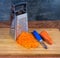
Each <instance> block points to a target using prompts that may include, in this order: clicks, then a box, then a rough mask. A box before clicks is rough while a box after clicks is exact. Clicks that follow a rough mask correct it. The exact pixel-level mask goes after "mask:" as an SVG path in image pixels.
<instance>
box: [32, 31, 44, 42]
mask: <svg viewBox="0 0 60 58" xmlns="http://www.w3.org/2000/svg"><path fill="white" fill-rule="evenodd" d="M32 34H33V35H34V36H35V38H36V39H37V40H38V41H43V40H42V38H41V36H40V35H39V33H38V32H37V31H35V30H34V31H33V32H32Z"/></svg>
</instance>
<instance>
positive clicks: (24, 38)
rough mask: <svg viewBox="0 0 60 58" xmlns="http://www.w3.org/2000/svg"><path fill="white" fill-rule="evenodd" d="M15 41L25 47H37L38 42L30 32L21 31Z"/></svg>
mask: <svg viewBox="0 0 60 58" xmlns="http://www.w3.org/2000/svg"><path fill="white" fill-rule="evenodd" d="M16 41H17V43H18V44H20V45H21V46H23V47H25V48H37V47H38V46H39V44H40V43H39V42H38V41H37V40H36V39H35V38H34V36H33V35H32V34H31V33H28V32H22V33H21V34H20V35H19V36H18V37H17V39H16Z"/></svg>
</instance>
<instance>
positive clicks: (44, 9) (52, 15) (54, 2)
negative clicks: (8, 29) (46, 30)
mask: <svg viewBox="0 0 60 58" xmlns="http://www.w3.org/2000/svg"><path fill="white" fill-rule="evenodd" d="M21 2H27V12H28V17H29V20H57V19H60V0H0V21H4V20H9V18H10V14H11V5H12V3H14V4H17V3H21Z"/></svg>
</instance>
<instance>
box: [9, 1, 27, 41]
mask: <svg viewBox="0 0 60 58" xmlns="http://www.w3.org/2000/svg"><path fill="white" fill-rule="evenodd" d="M26 4H27V3H25V2H24V3H18V4H17V5H15V6H14V10H13V14H14V18H13V20H12V24H11V29H10V33H11V35H12V37H14V39H15V40H16V38H17V37H18V36H19V34H20V33H21V32H23V31H26V32H28V17H27V10H26Z"/></svg>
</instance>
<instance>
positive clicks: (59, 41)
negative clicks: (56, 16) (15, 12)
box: [0, 28, 60, 56]
mask: <svg viewBox="0 0 60 58" xmlns="http://www.w3.org/2000/svg"><path fill="white" fill-rule="evenodd" d="M34 29H36V28H29V32H31V31H33V30H34ZM36 30H37V31H38V32H39V33H40V32H41V31H42V30H44V29H41V28H38V29H36ZM45 30H46V31H47V32H48V33H49V35H50V36H51V38H52V40H53V42H54V44H53V45H48V44H47V43H46V45H47V46H48V49H44V48H42V46H41V45H40V46H39V47H38V48H35V49H33V48H32V49H26V48H24V47H22V46H20V45H18V44H17V43H16V41H15V40H14V39H13V38H12V37H11V35H10V33H9V28H0V55H42V56H43V55H60V31H59V29H52V28H50V29H45Z"/></svg>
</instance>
